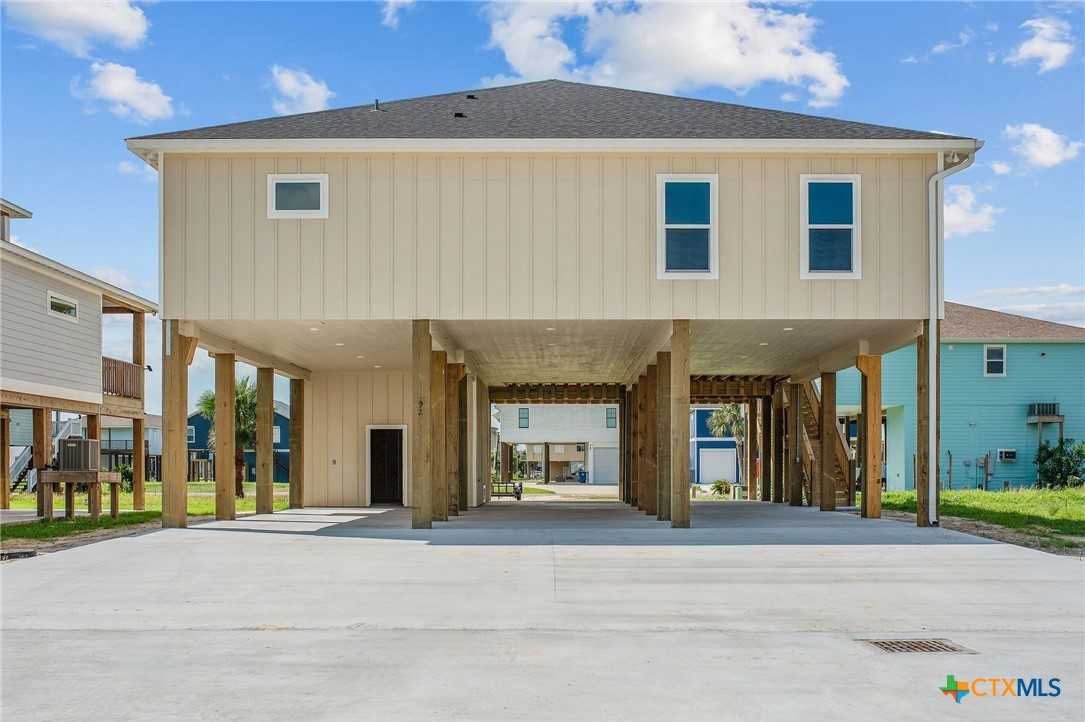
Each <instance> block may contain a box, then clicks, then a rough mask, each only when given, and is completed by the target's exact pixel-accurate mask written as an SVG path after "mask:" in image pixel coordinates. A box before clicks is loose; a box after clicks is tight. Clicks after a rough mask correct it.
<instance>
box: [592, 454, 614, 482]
mask: <svg viewBox="0 0 1085 722" xmlns="http://www.w3.org/2000/svg"><path fill="white" fill-rule="evenodd" d="M592 459H593V461H592V464H593V465H594V467H595V468H593V469H592V470H591V483H593V484H617V483H618V449H617V448H615V447H602V448H596V449H594V450H593V451H592Z"/></svg>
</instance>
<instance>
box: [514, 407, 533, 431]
mask: <svg viewBox="0 0 1085 722" xmlns="http://www.w3.org/2000/svg"><path fill="white" fill-rule="evenodd" d="M521 411H527V423H526V424H524V423H522V421H523V419H522V414H521V413H520V412H521ZM516 428H518V429H530V428H531V409H529V408H526V407H523V406H521V407H519V408H517V409H516Z"/></svg>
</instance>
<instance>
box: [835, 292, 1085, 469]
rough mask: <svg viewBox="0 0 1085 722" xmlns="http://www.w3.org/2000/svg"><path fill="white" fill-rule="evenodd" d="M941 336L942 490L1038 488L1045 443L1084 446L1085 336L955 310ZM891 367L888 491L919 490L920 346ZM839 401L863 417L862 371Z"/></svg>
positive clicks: (953, 306)
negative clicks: (1061, 441) (1062, 439)
mask: <svg viewBox="0 0 1085 722" xmlns="http://www.w3.org/2000/svg"><path fill="white" fill-rule="evenodd" d="M941 330H942V333H941V336H942V339H941V378H942V384H941V386H942V388H941V405H940V408H941V424H942V428H941V459H940V463H939V467H940V478H941V480H942V483H943V487H948V486H949V485H950V479H951V478H952V486H953V487H954V488H976V487H985V488H989V489H1001V488H1004V487H1005V486H1006V485H1009V486H1011V487H1016V486H1031V485H1032V484H1034V483H1035V481H1036V466H1035V463H1034V462H1035V459H1036V449H1037V447H1038V446H1039V443H1040V441H1041V440H1044V441H1049V442H1051V443H1056V442H1058V440H1059V434H1060V431H1061V432H1062V433H1063V434H1064V435H1065V436H1066V437H1067V438H1073V439H1077V440H1079V441H1080V440H1085V329H1082V328H1080V327H1078V326H1069V325H1066V324H1061V323H1053V322H1051V321H1041V320H1039V319H1035V318H1027V317H1025V316H1016V315H1013V314H1008V313H1001V312H999V311H992V310H989V309H985V308H977V307H975V306H965V305H962V304H959V303H949V302H947V303H946V318H945V320H944V321H943V322H942V329H941ZM882 363H883V368H882V408H883V409H884V411H885V417H884V424H885V425H884V434H885V452H886V456H885V459H886V469H885V473H886V488H888V489H914V488H915V473H914V469H915V466H914V463H915V462H914V454H915V435H916V430H915V425H916V415H915V389H916V351H915V346H914V345H912V346H908V347H905V348H902V349H898V350H897V351H894V352H893V353H890V354H887V355H886V356H885V357H884V358H883V360H882ZM836 402H837V414H838V415H839V416H842V417H849V416H854V415H855V414H856V413H857V411H858V406H859V373H858V371H857V370H856V369H854V368H850V369H847V370H845V371H842V372H840V374H838V376H837V398H836ZM1060 426H1061V427H1062V428H1061V429H1060ZM848 428H849V436H850V437H851V438H853V439H854V435H855V430H854V422H852V423H849V427H848ZM951 456H952V459H953V463H952V467H951V466H950V464H949V460H950V457H951ZM987 459H990V468H989V469H988V468H986V462H987Z"/></svg>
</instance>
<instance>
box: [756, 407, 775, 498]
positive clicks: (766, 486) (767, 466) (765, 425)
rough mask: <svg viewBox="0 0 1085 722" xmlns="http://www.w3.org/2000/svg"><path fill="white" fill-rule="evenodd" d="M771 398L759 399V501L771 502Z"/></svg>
mask: <svg viewBox="0 0 1085 722" xmlns="http://www.w3.org/2000/svg"><path fill="white" fill-rule="evenodd" d="M772 424H773V413H772V397H771V396H766V397H764V398H762V399H761V443H760V444H759V445H758V448H759V450H760V452H761V454H760V459H761V501H772V474H773V468H772V460H773V459H772V428H773V427H772Z"/></svg>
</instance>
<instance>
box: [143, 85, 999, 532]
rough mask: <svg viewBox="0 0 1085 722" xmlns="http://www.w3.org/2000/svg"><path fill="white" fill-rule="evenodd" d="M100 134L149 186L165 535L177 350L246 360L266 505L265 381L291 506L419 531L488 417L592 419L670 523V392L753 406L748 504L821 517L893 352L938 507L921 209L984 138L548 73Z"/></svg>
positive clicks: (467, 499) (836, 499)
mask: <svg viewBox="0 0 1085 722" xmlns="http://www.w3.org/2000/svg"><path fill="white" fill-rule="evenodd" d="M127 142H128V147H129V149H130V150H131V151H132V152H133V153H135V154H137V155H138V156H139V157H140V158H142V159H143V160H145V161H146V162H147V163H149V164H150V165H152V166H153V167H154V168H157V169H158V171H159V178H160V184H159V186H160V228H161V234H160V238H159V244H160V251H161V263H162V318H163V319H164V333H163V344H164V349H163V350H164V374H163V405H164V409H163V415H164V425H165V430H164V449H163V455H164V459H163V466H164V475H165V499H166V509H165V513H164V516H163V523H164V524H165V525H167V526H183V525H184V524H185V514H184V501H185V496H184V492H185V490H184V460H185V427H186V421H185V417H186V413H187V407H188V400H187V389H186V380H185V378H186V376H185V369H186V364H187V362H188V361H189V360H190V359H191V357H192V353H193V352H194V349H195V348H196V347H197V346H202V347H205V348H206V349H208V350H209V351H210V352H212V353H213V354H214V355H215V363H216V374H217V376H216V378H217V381H216V384H217V385H218V386H219V388H220V389H228V388H231V387H232V384H233V378H234V368H233V367H234V363H235V361H237V360H238V359H243V360H245V361H247V362H249V363H252V364H255V365H256V366H257V367H259V371H258V385H259V389H260V391H259V396H260V402H259V409H260V412H259V419H258V434H257V435H258V443H257V449H256V457H257V487H258V488H257V506H258V508H259V509H261V510H263V511H268V512H270V510H271V462H270V459H271V448H272V444H271V434H272V431H271V420H272V417H273V415H272V390H271V389H272V386H271V385H272V379H273V376H274V374H282V375H285V376H288V377H289V378H290V379H291V402H290V407H291V413H290V424H291V433H290V440H291V450H290V460H291V471H290V474H291V503H292V504H293V505H295V506H301V505H365V504H369V503H371V502H372V501H373V500H374V499H376V498H380V499H389V498H391V499H393V500H394V501H398V502H401V503H403V504H406V505H408V506H410V507H411V509H412V516H413V524H414V525H415V526H417V527H428V526H430V525H431V523H432V521H433V520H435V519H436V520H441V519H445V518H447V517H448V515H450V514H456V513H458V512H459V511H460V510H462V509H464V508H467V507H471V506H474V505H478V504H481V503H484V502H485V501H486V500H487V498H488V495H489V493H490V483H491V478H490V475H491V471H490V470H491V468H492V467H491V458H492V457H491V454H492V451H491V449H490V448H489V447H490V445H491V439H490V435H489V417H490V411H489V409H490V404H513V405H529V404H540V403H566V404H568V403H574V404H576V403H589V404H604V405H613V404H617V405H618V407H619V415H618V426H619V429H620V432H621V433H619V467H620V468H619V478H620V484H619V488H620V494H621V498H622V499H623V500H624V501H625V502H627V503H629V504H633V505H636V506H637V507H639V508H641V509H643V510H644V511H645V512H647V513H649V514H652V515H655V516H657V517H658V518H660V519H667V520H670V522H671V524H672V525H673V526H676V527H684V526H688V525H689V524H690V517H689V495H688V485H689V463H688V462H689V459H688V453H689V444H690V440H689V409H690V406H691V405H703V404H717V403H726V402H736V401H739V402H743V403H750V404H751V405H752V406H751V408H752V409H753V411H752V413H753V414H754V415H755V418H754V424H753V426H754V428H757V429H758V430H759V433H760V434H761V436H762V439H761V441H762V443H760V444H759V445H758V447H757V448H758V453H759V454H760V455H761V459H760V463H759V464H757V465H756V466H757V467H758V468H760V469H762V470H763V471H764V472H765V473H762V474H761V475H760V477H759V482H758V483H759V486H758V487H757V488H756V489H755V492H756V493H755V494H754V497H755V498H760V499H763V500H765V501H770V500H771V501H777V502H785V501H786V502H787V503H791V504H802V503H812V504H815V505H817V506H819V507H820V508H822V509H833V508H835V506H836V505H838V504H841V503H849V502H850V501H851V500H852V498H853V492H854V488H855V487H854V485H853V483H852V481H853V480H852V478H851V473H852V469H853V468H855V469H858V473H859V475H860V483H861V484H865V483H867V479H868V477H869V480H870V483H871V484H873V483H874V482H875V481H876V478H875V477H877V476H878V474H876V473H867V470H875V469H880V468H881V466H882V462H881V459H880V454H881V443H880V441H879V442H875V440H874V436H875V435H877V434H880V428H881V427H880V423H879V422H880V418H881V415H880V409H881V405H882V404H881V400H880V390H881V358H882V355H883V354H886V353H888V352H890V351H893V350H895V349H897V348H901V347H903V346H905V345H908V344H911V343H917V344H918V345H917V348H918V349H919V352H918V360H917V365H918V367H919V369H920V371H921V373H920V374H919V375H918V377H917V378H918V380H917V383H916V389H915V393H916V394H917V398H918V402H917V415H918V422H919V426H918V432H917V440H916V450H917V455H918V458H919V459H920V461H919V480H918V486H919V488H920V496H921V508H920V514H919V523H920V524H923V525H927V524H930V523H933V522H936V521H937V505H936V503H932V502H934V501H935V494H936V489H937V484H931V483H930V481H929V479H930V478H931V476H934V475H935V474H937V471H936V468H937V466H936V465H937V461H938V459H939V454H938V449H937V439H938V435H937V429H938V419H937V413H936V411H937V409H936V407H935V405H934V401H933V399H934V398H935V386H936V379H937V376H936V374H935V370H936V368H937V356H938V354H937V350H938V348H939V345H938V343H937V338H938V322H939V319H940V318H941V316H942V312H943V307H942V306H943V305H942V281H941V276H942V273H941V270H942V260H941V259H942V191H943V186H944V182H945V179H946V178H947V177H948V176H950V175H952V174H954V173H957V172H959V171H962V170H964V169H965V168H967V167H968V166H969V165H970V164H971V163H972V162H973V159H974V157H975V155H976V152H977V151H978V150H979V148H980V147H981V145H982V143H981V142H980V141H977V140H975V139H972V138H966V137H956V136H949V135H941V134H935V133H928V132H922V131H913V130H902V129H899V128H889V127H883V126H879V125H871V124H868V123H859V122H851V121H844V120H837V119H833V118H823V117H814V116H809V115H801V114H797V113H786V112H781V111H776V110H763V109H758V108H750V107H743V106H737V105H730V104H726V103H717V102H709V101H703V100H693V99H687V98H678V97H670V96H665V95H657V94H653V93H645V92H636V91H630V90H620V89H616V88H607V87H600V86H593V85H582V84H577V83H569V82H563V81H556V80H551V81H542V82H534V83H524V84H520V85H513V86H508V87H500V88H488V89H484V90H473V91H466V92H455V93H447V94H444V95H435V96H430V97H424V98H416V99H411V100H402V101H393V102H387V101H382V102H380V103H379V104H374V105H366V106H358V107H352V108H342V109H337V110H328V111H323V112H317V113H306V114H302V115H294V116H284V117H276V118H268V119H264V120H253V121H248V122H241V123H231V124H227V125H220V126H214V127H208V128H198V129H194V130H182V131H178V132H172V133H161V134H156V135H149V136H142V137H138V138H131V139H129V140H128V141H127ZM850 366H857V367H858V369H859V370H860V372H861V373H862V376H863V379H864V383H863V390H862V393H861V396H862V399H861V402H860V404H859V406H860V413H861V415H862V417H863V419H864V421H863V423H862V424H861V425H860V435H861V439H866V442H865V443H860V449H859V454H858V455H859V458H858V459H851V458H850V457H849V454H850V451H849V450H848V449H847V448H846V445H845V442H844V439H843V436H842V434H841V433H840V431H839V430H838V429H837V426H836V417H835V407H836V400H835V385H834V382H835V374H836V373H837V372H838V371H839V370H841V369H845V368H848V367H850ZM816 378H820V386H819V387H815V385H813V384H812V383H811V381H812V380H813V379H816ZM218 398H219V399H220V402H221V403H222V404H223V405H224V406H223V407H222V408H220V410H219V411H218V412H216V418H218V419H225V420H228V419H231V418H232V417H233V413H232V411H231V410H230V409H229V408H227V406H226V405H227V404H229V403H230V401H229V399H230V398H231V395H230V394H228V393H220V394H218ZM822 429H824V433H822V432H821V430H822ZM217 437H218V438H219V439H223V438H232V437H231V435H230V434H228V433H218V434H217ZM218 456H219V458H220V459H226V460H229V459H231V458H232V457H233V454H232V453H225V454H224V453H222V450H221V449H220V450H219V454H218ZM217 476H218V478H219V479H226V480H228V479H230V478H232V475H231V474H230V473H228V472H227V473H219V474H218V475H217ZM873 489H874V487H873V486H870V487H869V490H870V491H871V493H866V494H863V496H862V500H863V513H864V514H866V515H867V516H877V515H878V514H879V513H880V508H879V504H880V501H879V497H878V495H877V494H876V493H873ZM378 490H379V494H378ZM226 491H228V490H226ZM226 491H224V492H223V493H221V494H220V495H219V498H218V501H219V508H218V515H219V516H220V517H224V518H228V517H230V516H232V514H233V508H232V504H233V500H232V495H231V494H229V493H226Z"/></svg>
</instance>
